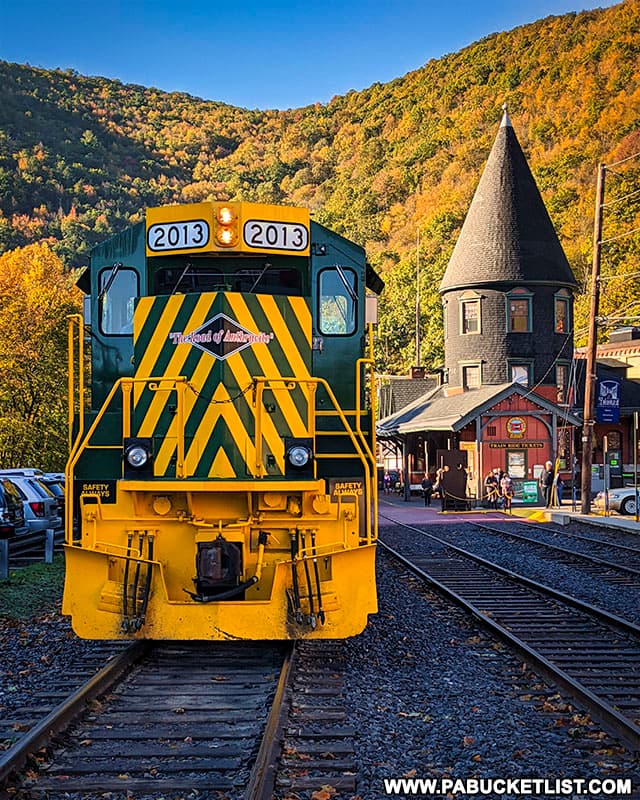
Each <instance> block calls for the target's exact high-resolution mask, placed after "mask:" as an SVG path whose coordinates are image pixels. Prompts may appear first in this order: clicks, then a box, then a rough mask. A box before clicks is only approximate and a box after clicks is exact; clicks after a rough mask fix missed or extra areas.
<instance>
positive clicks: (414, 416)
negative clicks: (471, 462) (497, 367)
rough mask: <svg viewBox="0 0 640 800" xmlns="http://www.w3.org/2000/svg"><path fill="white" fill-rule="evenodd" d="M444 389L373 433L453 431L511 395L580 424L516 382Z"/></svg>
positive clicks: (387, 420) (385, 436)
mask: <svg viewBox="0 0 640 800" xmlns="http://www.w3.org/2000/svg"><path fill="white" fill-rule="evenodd" d="M446 389H447V387H445V386H439V387H438V388H437V389H434V390H432V391H431V392H427V393H426V394H425V395H423V396H422V397H420V398H419V399H418V400H416V401H415V402H413V403H412V404H411V405H410V406H407V408H404V409H402V410H401V411H399V412H398V413H397V414H392V415H390V416H388V417H386V418H385V419H382V420H380V421H379V422H378V424H377V426H376V434H377V436H378V437H379V438H380V439H389V438H393V437H395V436H402V435H404V434H407V433H419V432H420V431H454V432H457V431H460V430H462V428H464V427H465V426H466V425H468V424H469V422H471V421H472V420H474V419H475V418H476V417H478V416H480V415H481V414H484V413H485V412H486V411H488V410H489V409H491V408H492V407H493V406H495V405H496V404H497V403H500V402H501V401H502V400H505V399H506V398H507V397H509V396H510V395H513V394H519V395H520V396H521V397H526V398H527V399H528V400H530V401H531V402H532V403H534V404H535V405H537V406H539V407H540V408H541V409H542V410H543V411H546V412H551V413H553V412H555V413H561V414H562V417H563V419H566V420H567V422H568V423H569V424H571V425H581V424H582V423H581V421H580V420H579V419H578V418H577V417H575V416H573V414H569V413H568V412H567V411H565V410H564V409H561V408H559V407H558V406H556V405H554V404H553V403H550V402H549V401H548V400H545V398H544V397H540V395H537V394H534V393H532V392H531V390H530V389H529V388H528V387H526V386H522V385H521V384H519V383H503V384H500V385H498V386H496V385H487V386H481V387H480V388H478V389H470V390H469V391H466V392H462V393H460V394H454V395H450V396H447V395H446V394H445V391H446Z"/></svg>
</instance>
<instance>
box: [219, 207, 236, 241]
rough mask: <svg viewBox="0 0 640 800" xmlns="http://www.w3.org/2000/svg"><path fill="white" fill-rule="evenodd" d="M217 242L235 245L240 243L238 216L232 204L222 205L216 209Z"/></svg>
mask: <svg viewBox="0 0 640 800" xmlns="http://www.w3.org/2000/svg"><path fill="white" fill-rule="evenodd" d="M216 223H217V225H216V234H215V236H216V243H217V244H218V246H219V247H233V246H234V245H236V244H237V243H238V216H237V214H236V212H235V209H234V208H233V207H232V206H220V207H219V208H218V210H217V211H216Z"/></svg>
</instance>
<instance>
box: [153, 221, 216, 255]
mask: <svg viewBox="0 0 640 800" xmlns="http://www.w3.org/2000/svg"><path fill="white" fill-rule="evenodd" d="M208 243H209V223H208V222H206V220H204V219H190V220H187V221H185V222H158V223H156V224H155V225H152V226H151V227H150V228H149V230H148V231H147V244H148V246H149V250H153V251H154V252H164V251H166V250H193V249H194V248H201V247H206V246H207V244H208Z"/></svg>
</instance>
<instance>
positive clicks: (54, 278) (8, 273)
mask: <svg viewBox="0 0 640 800" xmlns="http://www.w3.org/2000/svg"><path fill="white" fill-rule="evenodd" d="M73 284H74V276H73V273H70V272H68V271H66V270H65V269H64V267H63V265H62V262H61V261H60V259H59V258H58V257H57V256H56V255H55V254H54V253H53V252H52V250H51V248H50V247H49V245H47V244H33V245H28V246H27V247H24V248H20V249H17V250H13V251H10V252H8V253H5V254H4V255H2V256H0V465H1V466H2V467H3V468H8V467H25V466H33V467H41V468H43V469H45V470H60V469H62V467H63V466H64V462H65V459H66V455H67V404H66V400H67V397H66V393H67V355H66V353H67V321H66V317H67V315H68V314H71V313H76V312H77V311H78V310H79V308H80V306H81V294H80V292H79V290H78V289H77V288H76V287H75V286H74V285H73Z"/></svg>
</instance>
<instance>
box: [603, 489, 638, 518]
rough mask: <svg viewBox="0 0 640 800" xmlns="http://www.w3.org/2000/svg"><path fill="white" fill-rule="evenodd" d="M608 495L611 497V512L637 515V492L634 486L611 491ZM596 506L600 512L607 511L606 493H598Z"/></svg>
mask: <svg viewBox="0 0 640 800" xmlns="http://www.w3.org/2000/svg"><path fill="white" fill-rule="evenodd" d="M639 491H640V490H639ZM607 494H608V495H609V511H619V512H620V514H635V513H636V490H635V487H634V486H624V487H622V488H621V489H609V490H608V492H607ZM594 505H595V507H596V508H597V509H598V510H599V511H605V510H606V507H605V496H604V492H598V494H597V495H596V497H595V500H594Z"/></svg>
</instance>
